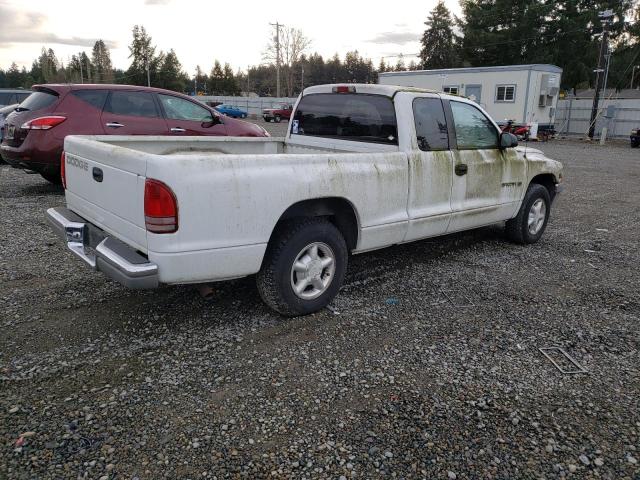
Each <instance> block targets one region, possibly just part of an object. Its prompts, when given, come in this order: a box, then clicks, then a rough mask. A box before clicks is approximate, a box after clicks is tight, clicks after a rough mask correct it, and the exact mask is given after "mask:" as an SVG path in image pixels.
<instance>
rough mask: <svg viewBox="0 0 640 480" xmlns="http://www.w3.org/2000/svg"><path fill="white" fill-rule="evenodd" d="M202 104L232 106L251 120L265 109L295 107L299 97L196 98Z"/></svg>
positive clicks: (219, 96) (210, 96)
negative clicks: (288, 105)
mask: <svg viewBox="0 0 640 480" xmlns="http://www.w3.org/2000/svg"><path fill="white" fill-rule="evenodd" d="M196 99H197V100H199V101H201V102H205V103H206V102H220V103H224V104H225V105H232V106H234V107H238V108H239V109H241V110H244V111H245V112H247V114H248V115H249V117H251V118H259V117H261V116H262V110H263V109H265V108H276V107H278V106H280V105H281V104H283V103H286V104H291V105H294V104H295V103H296V101H297V100H298V98H297V97H293V98H289V97H277V98H276V97H226V96H221V95H203V96H198V97H196Z"/></svg>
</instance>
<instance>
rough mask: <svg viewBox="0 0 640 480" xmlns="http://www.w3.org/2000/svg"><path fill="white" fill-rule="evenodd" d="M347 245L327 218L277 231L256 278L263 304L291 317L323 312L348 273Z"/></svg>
mask: <svg viewBox="0 0 640 480" xmlns="http://www.w3.org/2000/svg"><path fill="white" fill-rule="evenodd" d="M347 258H348V251H347V245H346V243H345V241H344V238H343V236H342V234H341V233H340V231H339V230H338V229H337V228H336V227H335V225H333V224H332V223H331V222H329V221H328V220H326V219H324V218H303V219H295V220H292V221H288V222H286V223H284V224H283V225H282V226H280V227H278V230H277V231H276V233H275V234H274V236H273V238H272V239H271V241H270V242H269V246H268V247H267V252H266V254H265V257H264V260H263V262H262V268H261V269H260V272H258V275H257V276H256V281H257V285H258V291H259V292H260V296H261V297H262V300H263V301H264V302H265V303H266V304H267V305H268V306H269V307H271V308H272V309H274V310H276V311H277V312H279V313H281V314H282V315H285V316H288V317H295V316H298V315H307V314H309V313H313V312H317V311H318V310H320V309H322V308H324V307H325V306H327V305H328V304H329V302H331V300H333V298H334V297H335V296H336V294H337V293H338V290H339V289H340V286H341V285H342V282H343V280H344V275H345V272H346V270H347Z"/></svg>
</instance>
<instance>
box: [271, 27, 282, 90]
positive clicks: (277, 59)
mask: <svg viewBox="0 0 640 480" xmlns="http://www.w3.org/2000/svg"><path fill="white" fill-rule="evenodd" d="M269 25H271V26H273V27H276V97H280V29H281V28H282V27H284V25H282V24H281V23H278V22H276V23H270V24H269Z"/></svg>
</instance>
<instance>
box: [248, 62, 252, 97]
mask: <svg viewBox="0 0 640 480" xmlns="http://www.w3.org/2000/svg"><path fill="white" fill-rule="evenodd" d="M250 71H251V66H250V65H247V96H249V92H250V91H251V84H250V83H249V72H250Z"/></svg>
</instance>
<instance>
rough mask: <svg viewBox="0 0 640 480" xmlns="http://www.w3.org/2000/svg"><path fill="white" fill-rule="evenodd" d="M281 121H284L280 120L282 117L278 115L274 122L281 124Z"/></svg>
mask: <svg viewBox="0 0 640 480" xmlns="http://www.w3.org/2000/svg"><path fill="white" fill-rule="evenodd" d="M281 120H282V118H280V115H276V116H275V117H274V118H273V121H274V122H276V123H280V121H281Z"/></svg>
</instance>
